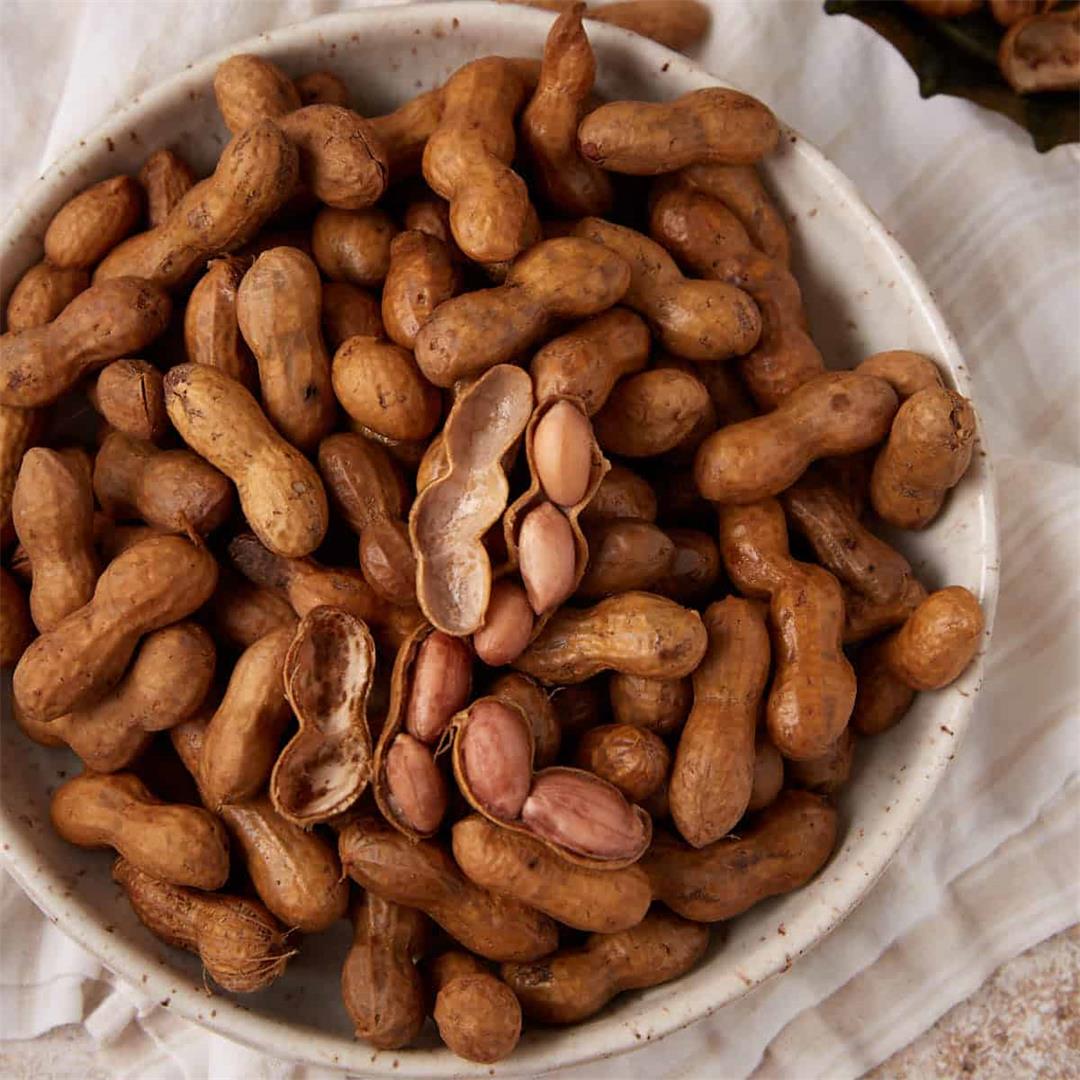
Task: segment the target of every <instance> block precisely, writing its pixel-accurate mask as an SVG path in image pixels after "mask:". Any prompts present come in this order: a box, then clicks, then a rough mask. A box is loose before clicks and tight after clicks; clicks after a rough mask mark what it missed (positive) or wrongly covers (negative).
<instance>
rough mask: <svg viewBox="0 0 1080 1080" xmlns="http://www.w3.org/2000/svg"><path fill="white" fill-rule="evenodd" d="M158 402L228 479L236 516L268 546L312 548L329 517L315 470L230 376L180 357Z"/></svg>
mask: <svg viewBox="0 0 1080 1080" xmlns="http://www.w3.org/2000/svg"><path fill="white" fill-rule="evenodd" d="M165 406H166V408H167V409H168V411H169V419H170V420H171V421H172V422H173V426H174V427H175V428H176V430H177V431H178V432H179V433H180V437H181V438H182V439H183V440H184V442H186V443H187V444H188V446H190V447H191V448H192V449H193V450H194V451H195V452H196V453H197V454H199V455H201V456H202V457H204V458H206V460H207V461H209V462H210V464H211V465H214V466H215V467H217V468H219V469H220V470H221V471H222V472H223V473H224V474H225V475H226V476H227V477H229V479H230V480H232V481H233V483H234V484H236V489H237V493H238V495H239V496H240V506H241V508H242V509H243V511H244V516H245V517H246V518H247V520H248V523H249V524H250V525H251V527H252V529H254V531H255V533H256V535H257V536H258V537H259V539H260V540H261V541H262V542H263V543H264V544H266V546H267V547H268V548H270V550H271V551H273V552H275V553H276V554H279V555H284V556H293V557H295V556H299V555H306V554H307V553H308V552H310V551H313V550H314V549H315V548H316V547H318V545H319V544H320V543H321V542H322V538H323V536H324V534H325V533H326V527H327V521H328V517H329V509H328V507H327V504H326V492H325V491H324V490H323V486H322V482H321V481H320V480H319V474H318V473H317V472H316V471H315V469H314V468H313V467H312V465H311V463H310V462H309V461H308V460H307V459H306V458H305V457H304V456H303V454H301V453H300V452H299V451H298V450H297V449H295V447H293V446H291V445H290V444H289V443H287V442H286V441H285V440H284V439H282V438H281V437H280V436H279V435H278V434H277V432H276V431H275V430H274V429H273V427H272V426H271V425H270V422H269V420H267V418H266V415H265V414H264V413H263V411H262V410H261V409H260V408H259V406H258V403H257V402H256V401H255V399H254V398H253V397H252V396H251V395H250V394H249V393H248V392H247V391H246V390H245V389H244V388H243V387H242V386H241V385H240V384H239V383H238V382H236V381H235V380H233V379H230V378H229V377H228V376H227V375H225V374H224V373H223V372H221V371H218V370H216V369H215V368H212V367H208V366H207V365H205V364H180V365H178V366H177V367H174V368H173V369H172V370H171V371H170V372H169V374H168V375H166V376H165Z"/></svg>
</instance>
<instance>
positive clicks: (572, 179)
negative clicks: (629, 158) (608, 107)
mask: <svg viewBox="0 0 1080 1080" xmlns="http://www.w3.org/2000/svg"><path fill="white" fill-rule="evenodd" d="M581 18H582V12H581V11H580V10H579V9H577V8H574V7H573V6H571V7H568V8H567V9H566V10H564V11H563V12H562V13H561V14H560V15H559V17H558V18H557V19H556V20H555V22H554V23H552V26H551V29H550V30H549V31H548V36H547V41H546V42H545V43H544V58H543V61H542V63H541V65H540V80H539V82H538V83H537V86H536V90H535V92H534V93H533V96H532V98H531V99H530V101H529V104H528V105H527V106H526V107H525V111H524V112H523V113H522V115H521V139H522V142H523V143H524V149H525V151H526V153H527V155H528V159H529V161H530V162H531V164H532V166H533V170H534V173H535V178H536V183H537V187H538V188H539V189H540V192H541V194H542V195H543V196H544V198H545V199H546V201H547V202H549V203H550V204H551V205H552V206H553V207H554V208H555V209H556V210H557V211H559V212H561V213H564V214H567V215H568V216H570V217H583V216H585V215H587V214H603V213H604V212H605V211H606V210H607V209H608V208H609V207H610V206H611V203H612V199H613V193H612V190H611V179H610V177H608V176H607V175H606V174H605V173H604V172H603V170H601V169H598V168H597V167H596V166H595V165H594V164H593V163H592V162H590V161H587V160H585V158H583V157H582V155H581V153H580V151H579V150H578V145H577V129H578V124H579V123H580V122H581V118H582V116H583V115H584V113H585V110H586V108H587V103H588V99H589V95H590V92H591V90H592V85H593V81H594V80H595V78H596V58H595V57H594V56H593V51H592V48H591V47H590V45H589V39H588V37H587V36H586V34H585V29H584V27H583V26H582V25H581Z"/></svg>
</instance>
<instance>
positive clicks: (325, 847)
mask: <svg viewBox="0 0 1080 1080" xmlns="http://www.w3.org/2000/svg"><path fill="white" fill-rule="evenodd" d="M209 720H210V710H209V709H204V710H202V711H201V712H200V713H199V714H198V715H196V716H194V717H192V718H191V719H190V720H186V721H184V723H182V724H180V725H178V726H177V727H174V728H173V729H172V731H171V732H170V735H169V738H170V740H171V742H172V745H173V749H174V750H175V751H176V753H177V756H178V757H179V758H180V760H181V761H182V762H183V763H184V767H185V768H186V769H187V770H188V772H190V773H191V775H192V777H193V778H194V780H195V782H196V784H197V785H198V787H199V794H200V796H201V797H202V799H203V802H204V803H205V802H206V801H207V799H206V795H205V792H204V791H203V785H202V763H203V740H204V738H205V734H206V727H207V724H208V722H209ZM219 813H220V816H221V819H222V820H223V821H224V822H225V827H226V829H227V830H228V833H229V837H230V839H231V841H232V844H233V847H234V849H235V850H236V852H237V854H238V855H239V856H240V858H241V859H243V861H244V865H245V867H246V869H247V872H248V875H249V877H250V878H251V883H252V885H253V886H254V888H255V892H256V893H258V895H259V899H260V900H262V902H263V903H264V904H265V905H266V906H267V908H268V909H269V910H270V912H271V913H272V914H273V915H274V916H276V917H277V918H279V919H280V920H281V921H282V922H283V923H284V924H285V925H286V926H289V927H296V928H297V929H298V930H301V931H303V932H304V933H318V932H319V931H320V930H325V929H326V928H327V927H329V926H330V925H332V924H333V923H335V922H337V920H338V919H340V918H341V917H342V915H344V914H345V908H346V905H347V904H348V901H349V886H348V883H347V882H346V881H345V880H344V875H343V874H342V873H341V863H340V862H339V861H338V857H337V851H336V849H335V848H334V847H332V846H331V845H330V844H328V843H327V842H326V841H325V840H324V839H323V838H322V837H321V836H319V834H318V833H315V832H306V831H305V830H304V829H301V828H300V827H299V826H297V825H294V824H292V822H289V821H286V820H285V819H284V818H283V817H282V816H281V815H280V814H279V813H278V812H277V811H276V810H275V809H274V807H273V806H272V805H271V802H270V800H269V799H268V798H267V797H266V796H265V795H260V796H257V797H256V798H254V799H248V800H246V801H245V802H239V803H231V804H229V805H227V806H222V807H221V808H220V810H219Z"/></svg>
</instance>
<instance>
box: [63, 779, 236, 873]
mask: <svg viewBox="0 0 1080 1080" xmlns="http://www.w3.org/2000/svg"><path fill="white" fill-rule="evenodd" d="M49 818H50V820H51V821H52V825H53V828H54V829H56V831H57V832H58V833H59V834H60V836H61V837H63V838H64V839H65V840H67V841H68V843H70V844H78V845H79V846H80V847H112V848H115V849H116V851H117V852H119V854H120V855H122V856H123V857H124V858H125V859H126V860H127V861H128V862H129V863H131V865H132V866H135V867H137V868H138V869H139V870H141V871H142V872H143V873H145V874H149V875H150V876H151V877H154V878H158V879H160V880H161V881H166V882H168V883H169V884H171V885H190V886H192V887H193V888H196V889H220V888H221V886H222V885H224V884H225V881H226V879H227V878H228V876H229V842H228V839H227V837H226V835H225V829H224V828H223V826H222V824H221V822H220V821H219V820H218V819H217V818H216V817H214V815H213V814H210V813H207V811H205V810H203V809H202V808H201V807H195V806H180V805H170V804H168V803H163V802H160V801H159V800H157V799H155V798H154V797H153V796H152V795H151V794H150V792H149V791H147V789H146V786H145V785H144V784H143V782H142V781H141V780H140V779H139V778H138V777H137V776H135V774H134V773H112V774H111V775H108V776H101V775H98V774H96V773H83V774H82V775H81V776H76V777H74V778H73V779H71V780H68V781H66V782H65V783H63V784H61V785H60V787H58V788H57V789H56V791H55V793H54V794H53V797H52V802H51V804H50V806H49Z"/></svg>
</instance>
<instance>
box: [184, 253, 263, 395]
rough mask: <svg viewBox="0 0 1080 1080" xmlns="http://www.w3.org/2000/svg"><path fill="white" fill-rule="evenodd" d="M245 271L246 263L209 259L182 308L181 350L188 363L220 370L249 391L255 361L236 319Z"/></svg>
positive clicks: (252, 379)
mask: <svg viewBox="0 0 1080 1080" xmlns="http://www.w3.org/2000/svg"><path fill="white" fill-rule="evenodd" d="M246 270H247V264H246V262H244V261H243V260H242V259H238V258H234V257H232V256H228V255H226V256H223V257H221V258H218V259H211V260H210V264H209V266H208V267H207V270H206V273H205V274H204V275H203V276H202V277H201V278H200V279H199V281H198V283H197V284H196V285H195V288H194V289H192V290H191V296H189V297H188V302H187V307H186V308H185V309H184V348H185V350H186V351H187V358H188V361H189V362H190V363H192V364H209V365H210V366H211V367H216V368H220V369H221V370H222V371H223V372H224V373H225V374H226V375H228V376H229V377H230V378H232V379H236V381H237V382H240V383H243V384H244V386H246V387H247V388H248V389H249V390H251V389H252V388H253V387H254V386H255V381H256V373H255V358H254V357H253V356H252V355H251V350H250V349H249V348H248V346H247V342H246V341H244V338H243V335H242V334H241V333H240V324H239V322H238V321H237V317H236V301H237V294H238V292H239V290H240V282H241V280H242V279H243V277H244V273H245V271H246Z"/></svg>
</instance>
